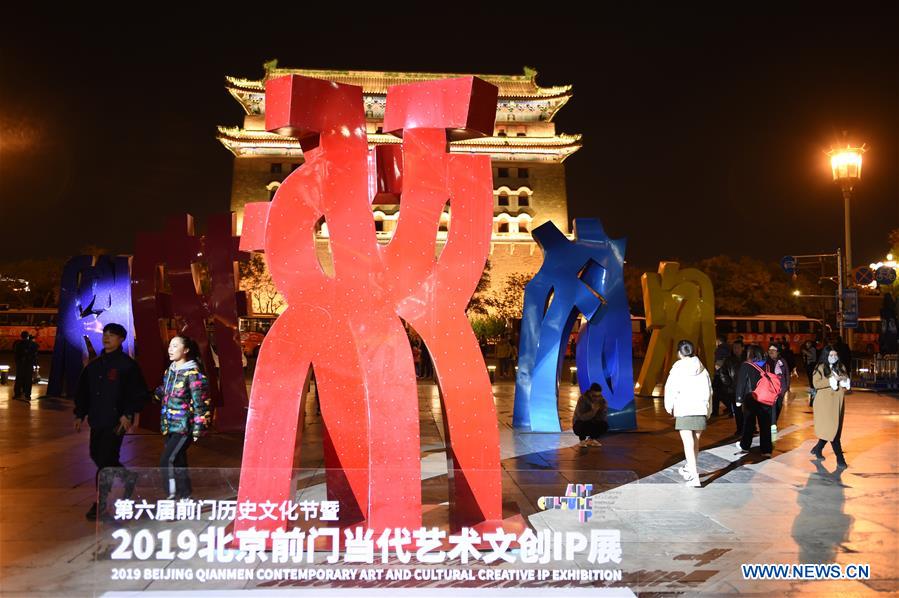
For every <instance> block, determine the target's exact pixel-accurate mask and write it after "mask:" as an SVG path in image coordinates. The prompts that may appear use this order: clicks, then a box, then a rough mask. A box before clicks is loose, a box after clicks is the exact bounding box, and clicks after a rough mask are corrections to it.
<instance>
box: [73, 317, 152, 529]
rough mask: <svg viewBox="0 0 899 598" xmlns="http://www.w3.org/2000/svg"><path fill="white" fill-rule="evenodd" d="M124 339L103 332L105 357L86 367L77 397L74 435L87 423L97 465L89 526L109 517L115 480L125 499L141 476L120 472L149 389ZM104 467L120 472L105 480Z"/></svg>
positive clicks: (116, 332)
mask: <svg viewBox="0 0 899 598" xmlns="http://www.w3.org/2000/svg"><path fill="white" fill-rule="evenodd" d="M125 336H126V332H125V328H124V327H123V326H121V325H120V324H107V325H106V327H105V328H103V352H102V353H101V354H100V355H98V356H97V358H96V359H94V360H93V361H91V362H90V363H88V364H87V366H85V368H84V370H83V371H82V372H81V377H80V378H79V380H78V390H77V392H76V394H75V431H76V432H80V431H81V424H82V422H83V421H84V418H85V417H87V421H88V423H89V424H90V427H91V438H90V455H91V459H92V460H93V462H94V463H95V464H96V465H97V476H96V479H95V483H96V484H97V490H98V492H99V500H98V502H96V503H94V504H93V506H92V507H91V509H90V510H89V511H88V512H87V515H86V516H87V518H88V519H90V520H91V521H95V520H96V519H97V517H98V516H101V515H102V514H103V513H105V512H106V497H107V496H108V494H109V491H110V489H111V487H112V482H113V480H114V478H115V476H116V475H121V476H122V478H123V481H124V483H125V496H126V498H127V497H130V495H131V493H132V492H133V491H134V484H135V483H136V481H137V474H135V473H134V472H130V471H128V470H126V469H124V467H123V466H122V464H121V462H120V461H119V451H120V450H121V448H122V440H123V438H124V436H125V432H127V431H128V430H129V429H130V428H131V425H132V423H133V422H134V414H135V413H138V412H139V411H140V410H141V408H142V407H143V404H144V401H145V400H146V397H147V385H146V383H145V382H144V377H143V375H142V374H141V371H140V368H139V367H138V365H137V362H136V361H134V360H133V359H131V357H129V356H128V355H127V354H125V352H124V351H122V343H123V342H124V340H125ZM106 467H116V468H121V470H120V471H118V472H114V473H113V474H112V475H104V476H101V475H100V471H101V470H102V469H104V468H106Z"/></svg>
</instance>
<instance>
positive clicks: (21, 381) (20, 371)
mask: <svg viewBox="0 0 899 598" xmlns="http://www.w3.org/2000/svg"><path fill="white" fill-rule="evenodd" d="M33 377H34V365H32V364H31V363H29V362H25V363H22V362H18V363H16V383H15V385H13V396H14V397H18V396H24V397H25V398H26V399H30V398H31V379H32V378H33Z"/></svg>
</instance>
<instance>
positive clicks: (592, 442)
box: [587, 438, 602, 446]
mask: <svg viewBox="0 0 899 598" xmlns="http://www.w3.org/2000/svg"><path fill="white" fill-rule="evenodd" d="M587 446H602V443H601V442H600V441H598V440H596V439H594V438H591V439H590V440H588V441H587Z"/></svg>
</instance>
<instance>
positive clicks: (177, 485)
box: [159, 434, 191, 498]
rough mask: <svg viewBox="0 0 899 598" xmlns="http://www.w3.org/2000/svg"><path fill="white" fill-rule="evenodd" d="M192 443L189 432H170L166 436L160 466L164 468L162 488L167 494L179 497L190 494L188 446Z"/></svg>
mask: <svg viewBox="0 0 899 598" xmlns="http://www.w3.org/2000/svg"><path fill="white" fill-rule="evenodd" d="M190 443H191V437H190V435H189V434H168V435H167V436H166V437H165V447H164V448H163V449H162V457H161V458H160V459H159V468H160V469H161V470H162V490H163V492H164V493H165V494H166V495H175V496H177V497H179V498H183V497H187V496H190V493H191V486H190V476H189V475H188V474H187V447H189V446H190Z"/></svg>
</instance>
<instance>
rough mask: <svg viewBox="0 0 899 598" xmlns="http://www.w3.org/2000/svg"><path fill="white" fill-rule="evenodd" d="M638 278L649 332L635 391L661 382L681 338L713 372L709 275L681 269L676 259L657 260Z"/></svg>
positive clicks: (648, 389)
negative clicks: (655, 269)
mask: <svg viewBox="0 0 899 598" xmlns="http://www.w3.org/2000/svg"><path fill="white" fill-rule="evenodd" d="M641 281H642V283H643V307H644V308H645V310H646V329H647V330H652V336H651V337H650V339H649V348H648V349H647V350H646V357H645V358H644V360H643V367H642V368H641V369H640V376H639V377H638V378H637V383H636V384H635V385H634V390H635V392H636V393H637V394H642V395H651V394H653V390H654V389H655V388H656V385H658V384H664V382H665V379H666V378H667V376H668V371H669V370H670V369H671V364H672V363H674V361H675V359H677V343H678V341H680V340H682V339H687V340H689V341H691V342H692V343H693V344H694V345H695V346H696V354H697V356H698V357H699V358H700V359H701V360H702V362H703V363H704V364H705V367H706V368H707V369H708V370H709V372H710V373H711V372H714V371H715V367H714V366H715V292H714V290H713V289H712V281H711V280H709V277H708V276H706V275H705V274H703V273H702V272H700V271H699V270H697V269H695V268H687V269H685V270H681V269H680V264H679V263H677V262H660V263H659V272H658V273H657V274H656V273H654V272H646V273H645V274H643V278H642V279H641Z"/></svg>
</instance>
